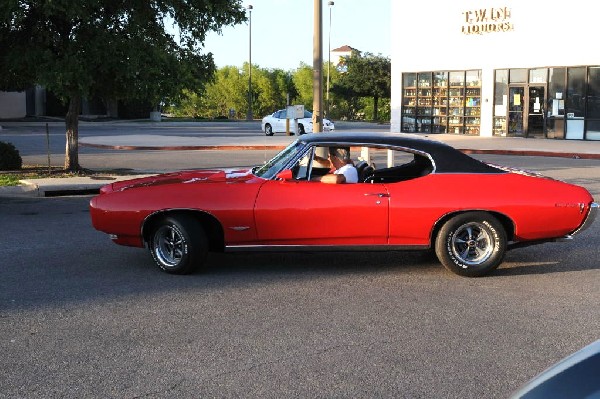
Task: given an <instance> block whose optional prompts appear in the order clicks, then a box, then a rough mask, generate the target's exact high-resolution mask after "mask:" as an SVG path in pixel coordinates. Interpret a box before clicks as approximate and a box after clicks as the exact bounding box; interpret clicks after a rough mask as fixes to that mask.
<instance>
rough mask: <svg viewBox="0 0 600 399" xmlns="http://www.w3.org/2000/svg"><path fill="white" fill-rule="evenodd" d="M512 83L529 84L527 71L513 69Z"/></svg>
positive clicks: (511, 73) (511, 72)
mask: <svg viewBox="0 0 600 399" xmlns="http://www.w3.org/2000/svg"><path fill="white" fill-rule="evenodd" d="M510 83H527V69H511V70H510Z"/></svg>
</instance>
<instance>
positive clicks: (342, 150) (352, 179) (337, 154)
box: [315, 147, 358, 184]
mask: <svg viewBox="0 0 600 399" xmlns="http://www.w3.org/2000/svg"><path fill="white" fill-rule="evenodd" d="M315 160H316V161H318V162H322V163H325V164H329V165H331V167H332V170H333V171H332V172H330V173H328V174H326V175H325V176H321V177H317V178H316V180H318V181H320V182H322V183H330V184H338V183H358V171H357V170H356V168H355V167H354V163H353V162H352V159H350V148H348V147H339V148H338V147H329V156H328V157H327V159H325V158H322V157H319V156H317V155H315Z"/></svg>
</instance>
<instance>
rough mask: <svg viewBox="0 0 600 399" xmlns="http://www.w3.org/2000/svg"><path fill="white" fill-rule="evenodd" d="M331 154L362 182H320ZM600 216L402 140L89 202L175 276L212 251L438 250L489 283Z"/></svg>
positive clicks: (165, 181)
mask: <svg viewBox="0 0 600 399" xmlns="http://www.w3.org/2000/svg"><path fill="white" fill-rule="evenodd" d="M329 148H346V149H349V150H350V152H351V158H352V161H353V162H354V165H355V167H356V169H357V172H358V175H359V182H358V183H355V184H350V183H343V184H326V183H323V182H321V181H319V180H320V179H319V177H321V176H323V175H324V174H327V173H330V172H331V171H330V165H328V164H326V163H324V162H323V159H326V157H327V156H328V155H327V154H328V149H329ZM597 210H598V205H597V204H596V203H595V202H594V201H593V198H592V196H591V195H590V193H589V192H588V191H587V190H586V189H585V188H583V187H579V186H576V185H572V184H568V183H565V182H561V181H557V180H554V179H551V178H547V177H543V176H540V175H537V174H534V173H532V172H525V171H521V170H515V169H510V168H505V167H500V166H495V165H491V164H487V163H483V162H481V161H479V160H476V159H474V158H472V157H470V156H468V155H466V154H464V153H462V152H460V151H458V150H456V149H454V148H452V147H451V146H448V145H446V144H443V143H439V142H436V141H431V140H427V139H422V138H420V137H416V136H412V135H407V134H392V133H383V134H381V133H359V134H356V133H352V134H350V133H336V134H327V133H319V134H308V135H303V136H300V137H299V138H298V139H297V140H296V141H294V142H292V143H291V144H290V145H289V146H288V147H287V148H285V149H284V150H282V151H281V152H280V153H279V154H278V155H276V156H275V157H274V158H273V159H271V160H270V161H268V162H266V163H265V164H263V165H260V166H257V167H254V168H252V169H250V170H234V169H231V170H196V171H194V170H191V171H182V172H177V173H168V174H163V175H157V176H152V177H146V178H141V179H134V180H129V181H122V182H116V183H113V184H110V185H107V186H104V187H102V188H101V190H100V194H99V195H97V196H95V197H94V198H92V200H91V202H90V212H91V218H92V222H93V225H94V227H95V228H96V229H98V230H100V231H103V232H105V233H108V234H110V237H111V238H112V239H113V241H114V242H115V243H117V244H121V245H128V246H135V247H148V249H149V251H150V253H151V254H152V257H153V259H154V261H155V262H156V264H157V265H158V266H159V267H160V268H161V269H163V270H164V271H166V272H168V273H176V274H185V273H190V272H192V271H194V270H196V269H198V268H201V267H202V266H203V264H204V262H205V258H206V255H207V252H208V251H231V250H255V249H267V248H268V249H274V248H275V249H279V250H290V249H293V250H300V249H304V248H306V249H309V250H311V251H314V250H338V251H339V250H365V251H366V250H399V249H411V250H416V249H422V250H434V251H435V253H436V255H437V257H438V259H439V260H440V262H441V263H442V264H443V265H444V266H445V267H446V268H447V269H449V270H450V271H452V272H454V273H456V274H459V275H462V276H469V277H475V276H483V275H485V274H488V273H490V272H491V271H492V270H494V269H495V268H496V267H498V266H499V265H500V264H501V262H502V259H503V257H504V254H505V252H506V250H508V249H511V248H516V247H522V246H527V245H531V244H537V243H543V242H549V241H560V240H569V239H571V238H572V236H573V235H575V234H576V233H578V232H581V231H583V230H584V229H585V228H587V227H588V226H589V225H590V224H591V223H592V221H593V220H594V218H595V216H596V213H597Z"/></svg>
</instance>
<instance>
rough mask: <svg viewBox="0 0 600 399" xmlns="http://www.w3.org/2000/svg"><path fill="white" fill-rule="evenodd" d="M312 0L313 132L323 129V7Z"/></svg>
mask: <svg viewBox="0 0 600 399" xmlns="http://www.w3.org/2000/svg"><path fill="white" fill-rule="evenodd" d="M322 3H323V1H322V0H314V18H313V19H314V30H313V116H312V122H313V132H322V131H323V30H322V26H323V7H322V5H323V4H322Z"/></svg>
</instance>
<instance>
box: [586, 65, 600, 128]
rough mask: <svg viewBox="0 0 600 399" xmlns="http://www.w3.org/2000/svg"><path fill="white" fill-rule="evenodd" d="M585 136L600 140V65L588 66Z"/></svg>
mask: <svg viewBox="0 0 600 399" xmlns="http://www.w3.org/2000/svg"><path fill="white" fill-rule="evenodd" d="M587 89H588V90H587V108H586V117H587V118H589V119H588V120H587V126H586V134H585V138H586V139H588V140H600V67H589V68H588V87H587Z"/></svg>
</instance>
